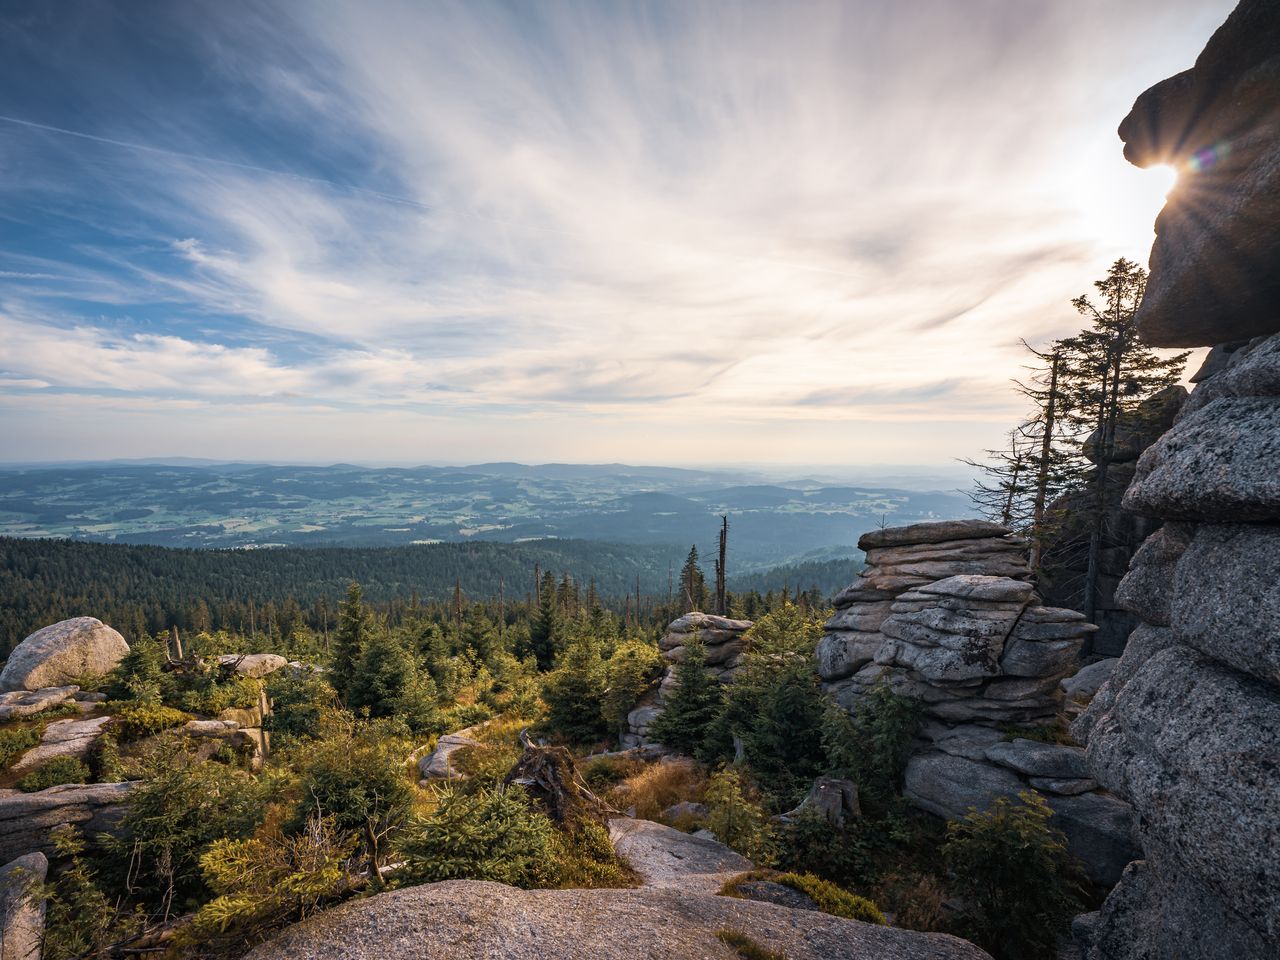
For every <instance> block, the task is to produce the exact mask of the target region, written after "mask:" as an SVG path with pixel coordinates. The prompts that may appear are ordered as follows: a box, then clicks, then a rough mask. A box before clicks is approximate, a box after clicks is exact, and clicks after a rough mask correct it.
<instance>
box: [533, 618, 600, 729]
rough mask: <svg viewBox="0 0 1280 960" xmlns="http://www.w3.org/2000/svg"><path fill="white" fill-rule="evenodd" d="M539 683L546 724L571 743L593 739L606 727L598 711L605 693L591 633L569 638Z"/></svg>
mask: <svg viewBox="0 0 1280 960" xmlns="http://www.w3.org/2000/svg"><path fill="white" fill-rule="evenodd" d="M556 663H557V666H556V669H555V670H554V671H553V672H552V673H550V674H548V676H547V678H546V681H545V682H544V684H543V687H542V699H543V701H544V702H545V703H546V705H547V727H548V728H550V729H551V730H552V731H553V732H555V733H557V734H559V735H560V736H562V737H563V738H564V739H565V740H567V741H569V742H570V743H595V742H596V741H598V740H600V739H602V738H603V737H604V736H605V734H606V733H608V731H609V724H608V723H606V722H605V719H604V715H603V714H602V713H601V702H602V701H603V699H604V693H605V671H604V661H603V660H601V659H600V645H599V644H598V643H597V642H596V641H595V640H594V639H592V638H590V637H577V638H575V639H573V640H572V641H570V643H569V645H568V646H567V647H566V648H565V649H564V652H563V653H561V654H560V656H559V658H558V659H557V661H556Z"/></svg>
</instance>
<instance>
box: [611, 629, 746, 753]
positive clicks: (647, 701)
mask: <svg viewBox="0 0 1280 960" xmlns="http://www.w3.org/2000/svg"><path fill="white" fill-rule="evenodd" d="M751 626H752V624H751V621H750V620H730V619H729V618H728V617H717V616H714V615H713V614H710V613H699V612H698V611H696V610H695V611H694V612H692V613H686V614H685V615H684V616H682V617H679V618H677V619H675V620H673V621H671V624H670V625H669V626H668V627H667V632H666V634H665V635H664V636H663V637H662V639H661V640H659V641H658V649H659V650H660V651H662V657H663V659H664V660H666V661H667V663H668V666H667V668H666V672H665V673H664V675H663V678H662V683H661V684H660V685H659V687H658V689H657V690H656V691H655V692H654V693H653V694H651V695H650V696H647V697H645V698H643V699H642V700H641V701H640V703H638V704H637V705H636V707H635V709H634V710H632V711H631V713H630V714H628V715H627V727H628V733H626V734H625V735H624V736H623V737H622V743H621V746H622V748H623V749H630V748H634V747H639V746H643V745H645V744H647V743H649V740H648V739H647V734H648V732H649V724H651V723H652V722H653V720H654V718H655V717H656V716H657V715H658V714H659V713H661V712H662V698H663V696H664V695H665V694H668V693H670V691H671V688H672V686H673V685H674V684H675V682H676V679H675V670H674V667H675V665H676V664H677V663H680V662H681V661H682V660H683V659H684V654H685V649H686V648H687V647H688V645H689V643H690V641H692V640H693V638H694V637H695V636H696V637H697V638H698V640H700V641H701V642H702V645H703V648H704V649H705V650H706V655H707V668H708V669H709V670H710V671H711V672H712V673H713V674H715V676H716V679H718V680H719V681H720V682H721V683H732V682H733V678H734V676H735V675H736V674H737V672H738V668H739V667H740V666H742V655H743V653H744V652H745V650H746V644H745V640H744V635H745V634H746V632H747V631H748V630H750V629H751Z"/></svg>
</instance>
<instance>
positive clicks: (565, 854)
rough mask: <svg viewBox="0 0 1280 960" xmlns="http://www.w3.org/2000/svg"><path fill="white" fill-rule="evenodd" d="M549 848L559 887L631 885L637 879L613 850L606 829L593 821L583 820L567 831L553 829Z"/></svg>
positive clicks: (634, 873)
mask: <svg viewBox="0 0 1280 960" xmlns="http://www.w3.org/2000/svg"><path fill="white" fill-rule="evenodd" d="M552 849H553V850H554V856H555V871H556V876H555V885H556V886H558V887H565V888H569V889H579V888H583V887H592V888H594V887H634V886H636V885H637V883H638V882H639V877H638V876H637V875H636V872H635V871H634V870H632V869H631V867H630V866H629V865H628V864H627V863H626V861H624V860H623V859H622V858H621V857H619V856H618V854H617V852H616V851H615V850H614V849H613V843H612V841H610V839H609V830H608V828H606V827H605V826H604V825H603V824H600V823H597V822H596V821H595V820H587V819H582V820H579V821H578V822H577V823H576V824H575V825H574V827H573V829H572V830H570V831H567V832H566V831H561V830H557V831H555V833H554V834H552Z"/></svg>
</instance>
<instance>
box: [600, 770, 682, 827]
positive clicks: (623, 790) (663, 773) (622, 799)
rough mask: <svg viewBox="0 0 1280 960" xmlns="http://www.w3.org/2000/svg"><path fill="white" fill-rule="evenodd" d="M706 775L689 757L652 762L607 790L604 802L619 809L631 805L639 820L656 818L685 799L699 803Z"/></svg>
mask: <svg viewBox="0 0 1280 960" xmlns="http://www.w3.org/2000/svg"><path fill="white" fill-rule="evenodd" d="M706 789H707V777H706V774H705V773H704V772H703V771H702V769H701V768H700V767H699V766H698V765H697V764H696V763H694V762H693V761H692V760H685V759H680V760H671V761H668V762H665V763H663V762H659V763H652V764H649V765H648V766H647V767H645V768H644V769H643V770H641V771H640V772H639V773H636V774H634V775H632V776H630V777H627V779H626V780H624V781H622V783H620V784H618V785H617V786H616V787H614V788H613V789H612V790H610V791H609V794H608V797H607V798H606V799H607V800H608V802H609V803H610V804H611V805H612V806H614V807H616V808H617V809H619V810H627V809H629V808H630V807H635V808H636V812H635V815H636V817H638V818H639V819H641V820H657V819H658V817H659V816H660V815H661V813H662V811H663V810H665V809H667V807H669V806H671V805H672V804H675V803H680V802H681V801H684V800H689V801H692V802H694V803H701V802H702V798H703V795H704V794H705V792H706Z"/></svg>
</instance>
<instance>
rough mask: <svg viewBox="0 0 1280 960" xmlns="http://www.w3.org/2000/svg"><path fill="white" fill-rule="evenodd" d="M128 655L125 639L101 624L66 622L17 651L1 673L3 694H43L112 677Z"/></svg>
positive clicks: (85, 620)
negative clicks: (91, 679)
mask: <svg viewBox="0 0 1280 960" xmlns="http://www.w3.org/2000/svg"><path fill="white" fill-rule="evenodd" d="M128 652H129V645H128V644H127V643H125V642H124V637H122V636H120V634H119V633H117V632H116V631H115V630H112V629H111V628H110V627H108V626H107V625H106V624H105V623H103V622H102V621H101V620H98V619H95V618H94V617H75V618H73V619H71V620H63V621H61V622H60V623H55V624H53V625H51V626H48V627H45V628H44V629H42V630H37V631H36V632H35V633H33V634H31V636H29V637H27V638H26V639H25V640H23V641H22V642H21V643H20V644H18V645H17V646H16V647H14V649H13V652H12V653H11V654H9V660H8V662H6V663H5V665H4V670H3V671H0V690H39V689H41V688H43V687H58V686H63V685H65V684H69V683H72V682H74V681H75V680H77V679H79V678H80V677H83V676H88V675H101V674H104V673H110V672H111V671H112V670H113V669H115V666H116V664H118V663H119V662H120V661H121V660H123V659H124V655H125V654H126V653H128Z"/></svg>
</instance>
